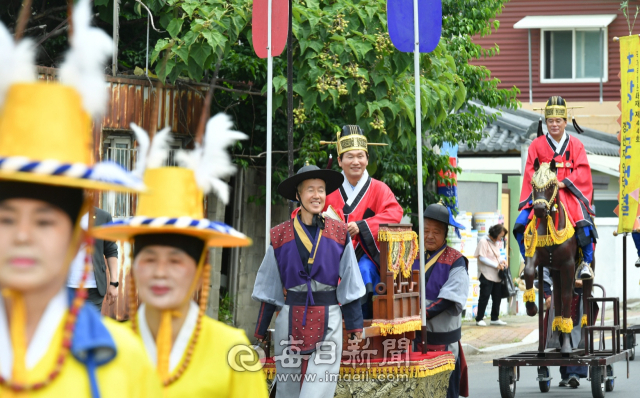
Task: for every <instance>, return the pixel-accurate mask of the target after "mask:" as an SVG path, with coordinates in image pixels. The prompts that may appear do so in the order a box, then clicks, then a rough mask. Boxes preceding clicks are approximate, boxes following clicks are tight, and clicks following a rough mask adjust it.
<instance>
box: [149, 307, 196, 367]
mask: <svg viewBox="0 0 640 398" xmlns="http://www.w3.org/2000/svg"><path fill="white" fill-rule="evenodd" d="M145 307H146V305H145V304H144V303H143V304H142V305H141V306H140V309H138V327H139V328H140V336H141V337H142V342H143V343H144V347H145V348H146V349H147V354H148V355H149V359H151V362H152V363H153V364H154V365H156V366H157V364H158V353H157V352H156V341H155V340H154V339H153V335H152V334H151V329H149V325H148V324H147V318H146V317H145ZM199 311H200V309H199V308H198V306H197V305H196V303H194V302H193V301H190V302H189V312H188V313H187V317H186V318H185V320H184V323H183V324H182V328H180V332H179V333H178V337H177V338H176V341H175V343H173V346H172V347H171V354H170V355H169V372H173V370H174V369H175V368H176V367H177V366H178V365H179V364H180V361H181V360H182V357H183V356H184V352H185V350H186V349H187V347H188V346H189V341H190V340H191V336H192V335H193V332H194V331H195V330H196V325H197V324H198V312H199Z"/></svg>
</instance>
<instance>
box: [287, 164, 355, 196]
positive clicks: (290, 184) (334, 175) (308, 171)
mask: <svg viewBox="0 0 640 398" xmlns="http://www.w3.org/2000/svg"><path fill="white" fill-rule="evenodd" d="M315 178H317V179H320V180H323V181H324V182H325V184H326V188H325V190H326V193H327V195H329V194H330V193H331V192H333V191H335V190H336V189H338V188H340V186H341V185H342V183H343V182H344V176H343V175H342V173H338V172H337V171H333V170H323V169H321V168H319V167H318V166H314V165H310V166H304V167H302V168H301V169H300V170H298V172H297V173H296V175H294V176H291V177H289V178H287V179H286V180H284V181H282V182H281V183H280V185H278V193H279V194H280V195H282V197H284V198H286V199H289V200H292V201H294V202H296V201H298V198H297V197H296V193H297V189H298V185H300V183H301V182H302V181H304V180H311V179H315Z"/></svg>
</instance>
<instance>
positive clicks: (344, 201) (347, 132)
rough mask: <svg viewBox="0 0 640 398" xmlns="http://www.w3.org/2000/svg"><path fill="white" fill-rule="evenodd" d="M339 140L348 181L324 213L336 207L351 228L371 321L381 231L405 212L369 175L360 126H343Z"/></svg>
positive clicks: (329, 198) (366, 315)
mask: <svg viewBox="0 0 640 398" xmlns="http://www.w3.org/2000/svg"><path fill="white" fill-rule="evenodd" d="M337 139H338V141H337V147H338V163H339V165H340V167H341V168H342V174H344V176H345V179H344V183H343V184H342V186H341V187H340V189H338V190H337V191H334V192H333V193H331V194H329V195H327V200H326V204H325V210H326V209H327V208H328V207H329V206H331V207H333V209H334V210H336V212H337V213H338V214H340V216H342V217H343V218H344V221H345V222H346V223H347V225H348V229H349V234H350V235H351V239H352V241H353V245H354V248H355V250H356V256H357V258H358V265H359V268H360V273H361V275H362V279H363V281H364V283H365V286H366V289H367V294H366V295H365V297H364V298H363V299H362V303H363V306H362V310H363V316H364V318H365V319H370V318H371V317H372V316H373V308H372V306H371V301H372V296H373V293H374V289H375V287H376V285H377V284H378V283H379V282H380V245H379V243H378V228H379V226H380V224H393V223H399V222H400V220H401V219H402V214H403V210H402V207H401V206H400V204H398V201H397V200H396V197H395V195H394V194H393V192H391V189H390V188H389V187H388V186H387V184H385V183H384V182H382V181H379V180H376V179H375V178H371V176H369V174H368V173H367V165H368V164H369V152H368V149H367V144H368V143H367V138H366V137H365V136H364V133H363V132H362V129H361V128H360V126H353V125H347V126H344V127H343V128H342V131H341V132H340V133H338V137H337Z"/></svg>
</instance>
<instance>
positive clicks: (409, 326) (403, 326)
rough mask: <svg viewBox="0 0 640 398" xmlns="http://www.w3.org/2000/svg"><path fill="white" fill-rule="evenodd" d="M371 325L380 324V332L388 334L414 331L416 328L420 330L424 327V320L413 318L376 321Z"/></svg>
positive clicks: (384, 334) (383, 334)
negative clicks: (406, 320) (385, 321)
mask: <svg viewBox="0 0 640 398" xmlns="http://www.w3.org/2000/svg"><path fill="white" fill-rule="evenodd" d="M371 326H378V327H379V328H380V334H381V335H382V336H386V335H389V334H402V333H406V332H413V331H414V330H420V328H421V327H422V321H420V320H412V321H408V322H402V323H395V324H394V323H383V322H374V323H371Z"/></svg>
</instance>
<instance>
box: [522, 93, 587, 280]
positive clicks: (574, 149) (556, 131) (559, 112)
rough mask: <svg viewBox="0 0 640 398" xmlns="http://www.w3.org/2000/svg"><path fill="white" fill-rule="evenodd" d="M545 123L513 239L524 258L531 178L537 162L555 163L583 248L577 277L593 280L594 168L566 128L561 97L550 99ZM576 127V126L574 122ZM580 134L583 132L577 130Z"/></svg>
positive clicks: (529, 160) (525, 181)
mask: <svg viewBox="0 0 640 398" xmlns="http://www.w3.org/2000/svg"><path fill="white" fill-rule="evenodd" d="M545 122H546V125H547V130H548V133H547V134H543V133H542V126H540V127H539V129H538V137H537V138H536V139H535V140H533V142H532V143H531V146H530V147H529V153H528V156H527V164H526V166H525V171H524V178H523V181H522V191H521V193H520V204H519V206H518V209H519V210H521V213H520V215H519V216H518V218H517V220H516V223H515V226H514V230H513V233H514V236H515V237H516V240H517V241H518V244H519V245H520V252H521V253H522V257H523V258H524V257H525V255H524V239H523V238H524V231H525V228H526V226H527V224H528V223H529V220H530V218H531V211H532V210H533V205H532V197H533V196H532V195H533V192H532V191H533V188H532V186H531V178H532V176H533V173H534V170H533V164H534V162H535V160H536V159H537V160H538V161H539V162H540V163H549V162H551V160H552V159H553V160H555V161H556V167H557V168H558V171H557V176H558V181H559V183H558V187H559V188H560V189H559V190H558V197H559V199H560V201H561V202H562V203H563V204H564V206H565V207H566V209H567V212H568V213H569V218H570V220H571V223H572V224H573V226H574V228H575V229H576V237H577V239H578V245H579V246H580V247H581V248H582V254H583V262H582V264H581V266H580V267H578V271H577V272H576V277H577V278H580V279H592V278H593V270H592V269H591V262H592V261H593V243H595V240H596V238H597V237H598V236H597V232H596V229H595V226H594V224H593V219H592V216H595V211H594V209H593V207H592V205H591V199H592V198H593V183H592V181H591V167H589V161H588V160H587V154H586V152H585V150H584V145H583V144H582V142H580V140H578V139H577V138H575V137H572V136H570V135H569V134H567V133H566V132H565V127H566V126H567V103H566V101H565V100H564V99H563V98H562V97H559V96H553V97H551V98H549V100H548V101H547V104H546V106H545ZM574 126H576V123H575V120H574ZM577 130H578V132H581V130H580V128H579V127H577Z"/></svg>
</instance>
